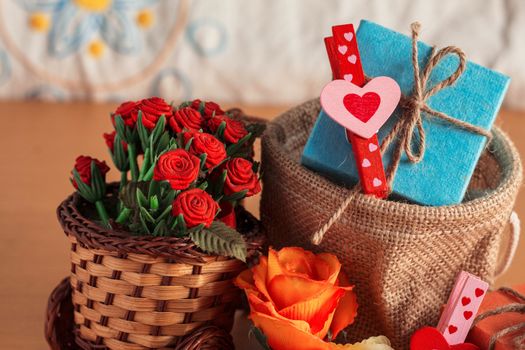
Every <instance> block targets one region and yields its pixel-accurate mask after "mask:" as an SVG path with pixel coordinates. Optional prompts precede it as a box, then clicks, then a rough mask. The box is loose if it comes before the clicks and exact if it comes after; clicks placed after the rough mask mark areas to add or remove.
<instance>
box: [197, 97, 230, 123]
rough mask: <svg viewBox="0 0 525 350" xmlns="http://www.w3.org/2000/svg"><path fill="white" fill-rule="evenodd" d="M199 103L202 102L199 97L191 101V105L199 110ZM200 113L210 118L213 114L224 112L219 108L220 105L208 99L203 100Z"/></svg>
mask: <svg viewBox="0 0 525 350" xmlns="http://www.w3.org/2000/svg"><path fill="white" fill-rule="evenodd" d="M201 104H202V101H201V100H199V99H196V100H193V101H192V102H191V107H192V108H193V109H195V110H196V111H199V112H201ZM201 113H203V114H204V117H205V118H206V119H210V118H211V117H213V116H214V115H222V114H224V111H223V110H222V109H221V107H220V106H219V105H218V104H217V103H215V102H212V101H208V102H204V108H203V110H202V112H201Z"/></svg>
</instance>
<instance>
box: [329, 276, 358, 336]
mask: <svg viewBox="0 0 525 350" xmlns="http://www.w3.org/2000/svg"><path fill="white" fill-rule="evenodd" d="M339 285H340V286H341V287H342V288H344V289H346V293H345V294H344V296H343V297H342V298H341V300H339V305H337V308H336V310H335V314H334V319H333V320H332V325H331V326H330V330H331V331H332V336H333V337H334V338H335V337H337V335H338V334H339V332H340V331H342V330H343V329H345V328H346V327H347V326H348V325H350V324H352V323H353V322H354V319H355V317H356V315H357V306H358V305H357V297H356V295H355V293H354V291H353V290H352V287H351V286H350V281H349V280H348V277H347V276H346V274H345V273H344V272H343V271H341V272H340V273H339Z"/></svg>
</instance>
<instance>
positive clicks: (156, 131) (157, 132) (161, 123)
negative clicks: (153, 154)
mask: <svg viewBox="0 0 525 350" xmlns="http://www.w3.org/2000/svg"><path fill="white" fill-rule="evenodd" d="M165 127H166V116H165V115H164V114H163V115H161V116H160V118H159V120H157V124H156V125H155V128H153V131H152V132H151V138H150V146H152V145H155V144H156V143H157V141H158V139H159V138H160V136H161V135H162V133H163V132H164V130H165Z"/></svg>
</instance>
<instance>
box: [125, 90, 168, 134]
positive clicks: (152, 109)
mask: <svg viewBox="0 0 525 350" xmlns="http://www.w3.org/2000/svg"><path fill="white" fill-rule="evenodd" d="M139 110H140V111H142V124H144V126H145V127H146V128H147V129H149V130H152V129H153V128H154V127H155V125H157V121H158V120H159V118H160V117H161V116H162V115H163V114H164V115H165V116H166V121H168V120H169V119H171V117H172V116H173V109H172V108H171V106H170V105H169V104H167V103H166V101H164V100H163V99H162V98H160V97H150V98H147V99H144V100H142V101H140V102H139V103H138V105H137V110H136V112H135V117H134V118H135V121H137V119H138V111H139Z"/></svg>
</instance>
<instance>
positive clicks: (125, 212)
mask: <svg viewBox="0 0 525 350" xmlns="http://www.w3.org/2000/svg"><path fill="white" fill-rule="evenodd" d="M130 213H131V209H129V208H126V207H124V206H123V207H122V209H121V210H120V213H119V214H118V217H117V219H116V220H115V222H116V223H117V224H122V223H124V222H125V221H126V220H127V219H128V218H129V214H130Z"/></svg>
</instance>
